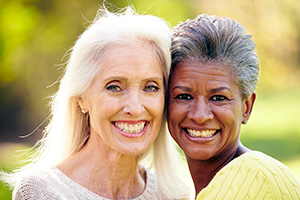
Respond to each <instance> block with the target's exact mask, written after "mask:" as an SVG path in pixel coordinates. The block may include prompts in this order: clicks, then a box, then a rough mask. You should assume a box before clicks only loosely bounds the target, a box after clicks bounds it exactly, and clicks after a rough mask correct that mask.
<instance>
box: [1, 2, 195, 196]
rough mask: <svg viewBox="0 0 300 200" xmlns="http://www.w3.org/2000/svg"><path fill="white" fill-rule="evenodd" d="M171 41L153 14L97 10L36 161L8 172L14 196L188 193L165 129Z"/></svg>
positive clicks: (81, 39) (64, 82)
mask: <svg viewBox="0 0 300 200" xmlns="http://www.w3.org/2000/svg"><path fill="white" fill-rule="evenodd" d="M170 45H171V35H170V30H169V28H168V26H167V25H166V23H165V22H164V21H162V20H161V19H159V18H157V17H154V16H150V15H145V16H140V15H137V14H136V13H134V11H133V10H132V9H131V8H130V7H129V8H127V9H126V10H125V11H124V13H116V14H114V13H110V12H108V11H107V10H106V9H101V10H99V13H98V15H97V17H96V19H95V20H94V22H93V23H92V24H91V25H90V26H89V27H88V28H87V29H86V31H85V32H84V33H83V34H82V35H81V36H80V37H79V39H78V40H77V42H76V44H75V46H74V47H73V48H72V51H71V54H70V59H69V61H68V63H67V66H66V70H65V73H64V75H63V77H62V79H61V82H60V87H59V90H58V92H57V94H56V95H55V96H54V98H53V101H52V118H51V121H50V124H49V125H48V127H47V128H46V130H45V137H44V138H43V139H42V140H41V141H40V142H39V143H38V144H37V147H38V148H37V151H36V154H35V157H34V159H33V160H32V161H31V163H30V164H28V165H27V166H25V167H24V168H22V169H20V170H18V171H16V172H15V173H12V174H9V175H6V178H5V179H6V181H7V182H8V183H10V185H11V186H13V187H14V192H13V199H141V200H142V199H182V198H185V197H187V195H188V192H189V191H188V189H187V187H185V185H184V182H182V181H181V179H179V178H178V175H179V172H180V171H178V166H179V164H178V163H179V161H180V160H179V159H177V158H178V157H176V155H177V154H176V148H175V147H174V146H173V143H172V141H171V137H170V136H169V135H168V134H166V117H165V114H164V113H165V112H164V110H165V109H164V104H165V86H166V83H167V78H168V71H169V66H170V61H171V57H170V52H169V49H170ZM154 168H155V173H154V171H153V170H152V169H154ZM2 175H3V173H2ZM156 175H157V176H156Z"/></svg>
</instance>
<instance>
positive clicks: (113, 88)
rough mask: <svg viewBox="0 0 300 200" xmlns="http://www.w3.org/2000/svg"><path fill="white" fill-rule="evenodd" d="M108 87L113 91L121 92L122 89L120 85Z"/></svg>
mask: <svg viewBox="0 0 300 200" xmlns="http://www.w3.org/2000/svg"><path fill="white" fill-rule="evenodd" d="M106 89H107V90H109V91H112V92H119V91H121V90H122V89H121V88H120V86H118V85H108V86H107V87H106Z"/></svg>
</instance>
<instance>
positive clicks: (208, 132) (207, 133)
mask: <svg viewBox="0 0 300 200" xmlns="http://www.w3.org/2000/svg"><path fill="white" fill-rule="evenodd" d="M187 131H188V133H189V134H190V135H191V136H193V137H211V136H213V135H214V134H215V132H216V130H205V131H197V130H194V129H187Z"/></svg>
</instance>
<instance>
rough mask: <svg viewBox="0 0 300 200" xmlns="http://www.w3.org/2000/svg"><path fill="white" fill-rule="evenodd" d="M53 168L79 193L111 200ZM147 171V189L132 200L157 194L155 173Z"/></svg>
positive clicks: (53, 168) (102, 199) (139, 199)
mask: <svg viewBox="0 0 300 200" xmlns="http://www.w3.org/2000/svg"><path fill="white" fill-rule="evenodd" d="M51 168H52V170H53V172H54V173H55V174H56V175H57V176H58V177H60V179H61V180H62V181H63V182H65V183H66V184H68V185H69V186H70V187H71V188H72V189H73V190H74V191H76V192H77V193H78V192H79V191H82V192H84V193H86V194H88V195H89V196H91V197H92V198H96V199H101V200H110V199H108V198H105V197H102V196H100V195H98V194H96V193H94V192H92V191H90V190H89V189H87V188H85V187H83V186H82V185H80V184H79V183H77V182H75V181H73V180H72V179H71V178H69V177H68V176H66V175H65V174H64V173H63V172H62V171H60V170H59V169H58V168H57V167H55V166H52V167H51ZM145 171H146V187H145V189H144V191H143V193H142V194H141V195H140V196H138V197H136V198H134V199H131V200H143V199H151V197H152V196H153V194H155V192H156V190H157V183H156V179H155V175H154V173H153V172H152V171H150V170H149V169H145Z"/></svg>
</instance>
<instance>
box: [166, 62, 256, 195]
mask: <svg viewBox="0 0 300 200" xmlns="http://www.w3.org/2000/svg"><path fill="white" fill-rule="evenodd" d="M168 101H169V102H168V126H169V130H170V133H171V135H172V137H173V138H174V140H175V141H176V142H177V143H178V145H179V146H180V147H181V148H182V149H183V151H184V152H185V155H186V158H187V162H188V165H189V169H190V172H191V175H192V178H193V181H194V183H195V189H196V194H198V193H199V192H200V191H201V190H202V189H203V188H205V187H206V186H207V185H208V183H209V182H210V181H211V179H212V178H213V176H214V175H215V174H216V173H217V172H218V171H219V170H220V169H221V168H222V167H224V166H225V165H226V164H228V163H229V162H230V161H231V160H233V159H234V158H236V157H238V156H239V155H241V154H243V153H245V152H247V151H249V150H248V149H247V148H245V147H244V146H243V145H242V144H241V143H240V140H239V138H240V128H241V124H242V122H243V121H244V120H245V119H246V120H248V119H249V117H250V114H251V111H252V107H253V103H254V101H255V93H253V94H252V95H251V96H250V97H249V98H242V96H241V92H240V88H239V86H238V85H237V84H236V82H235V78H234V77H233V76H232V74H231V71H230V70H228V69H227V68H226V67H224V66H223V65H222V63H216V62H214V63H201V62H198V61H197V60H190V61H185V62H182V63H179V64H178V65H177V66H176V69H175V71H174V73H173V75H172V76H171V78H170V85H169V100H168Z"/></svg>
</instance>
